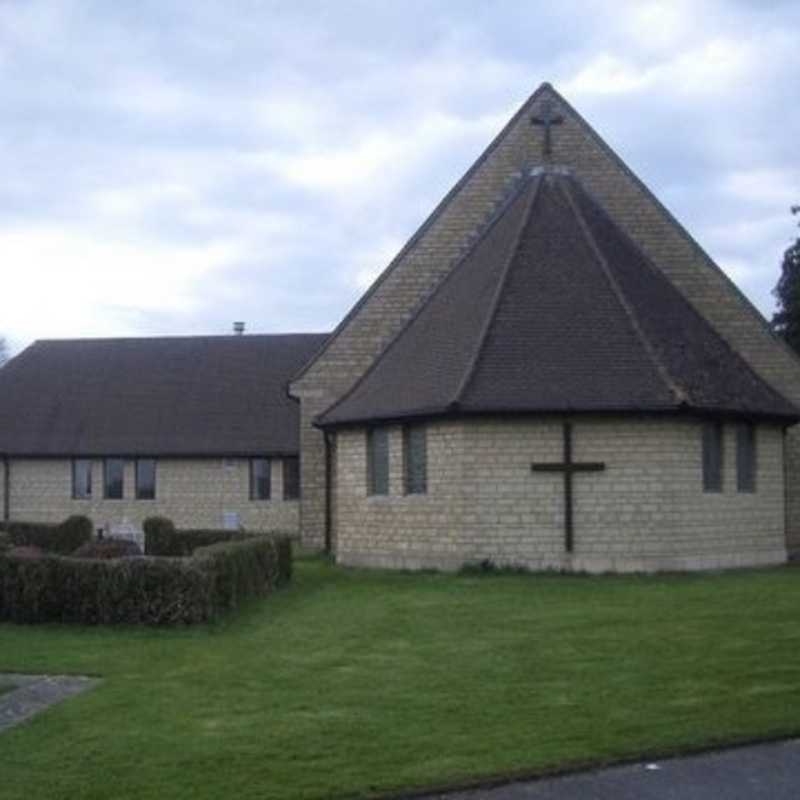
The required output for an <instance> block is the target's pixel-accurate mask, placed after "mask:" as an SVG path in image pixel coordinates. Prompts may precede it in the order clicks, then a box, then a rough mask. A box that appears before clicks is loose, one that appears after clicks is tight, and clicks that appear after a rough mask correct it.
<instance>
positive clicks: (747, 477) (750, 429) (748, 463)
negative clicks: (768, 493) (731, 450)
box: [736, 423, 757, 492]
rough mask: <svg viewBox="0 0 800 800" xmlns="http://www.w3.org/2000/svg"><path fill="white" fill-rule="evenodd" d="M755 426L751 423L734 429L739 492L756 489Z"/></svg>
mask: <svg viewBox="0 0 800 800" xmlns="http://www.w3.org/2000/svg"><path fill="white" fill-rule="evenodd" d="M756 463H757V460H756V427H755V425H752V424H751V423H744V424H742V425H739V427H738V428H737V429H736V488H737V490H738V491H740V492H754V491H755V490H756Z"/></svg>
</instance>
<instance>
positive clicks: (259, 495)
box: [250, 458, 272, 500]
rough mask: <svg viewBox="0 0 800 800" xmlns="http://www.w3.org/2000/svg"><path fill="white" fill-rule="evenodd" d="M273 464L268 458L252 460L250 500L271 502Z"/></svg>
mask: <svg viewBox="0 0 800 800" xmlns="http://www.w3.org/2000/svg"><path fill="white" fill-rule="evenodd" d="M271 468H272V462H271V461H270V459H268V458H251V459H250V499H251V500H269V498H270V494H271V492H272V481H271V480H270V471H271Z"/></svg>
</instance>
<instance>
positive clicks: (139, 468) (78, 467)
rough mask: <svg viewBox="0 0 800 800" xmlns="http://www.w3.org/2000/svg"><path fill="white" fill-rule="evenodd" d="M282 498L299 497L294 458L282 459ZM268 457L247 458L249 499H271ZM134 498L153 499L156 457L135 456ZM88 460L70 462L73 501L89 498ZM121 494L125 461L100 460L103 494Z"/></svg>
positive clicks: (114, 497) (117, 497)
mask: <svg viewBox="0 0 800 800" xmlns="http://www.w3.org/2000/svg"><path fill="white" fill-rule="evenodd" d="M282 464H283V499H284V500H296V499H297V498H298V497H299V496H300V464H299V460H298V459H297V458H296V457H292V458H283V459H282ZM271 473H272V459H269V458H252V459H250V499H251V500H270V499H271V498H272V478H271ZM134 480H135V484H136V486H135V495H134V496H135V497H136V499H137V500H155V499H156V460H155V459H154V458H137V459H136V463H135V469H134ZM92 489H93V487H92V461H91V459H88V458H76V459H74V460H73V462H72V496H73V498H75V499H76V500H89V499H91V497H92ZM124 496H125V460H124V459H122V458H106V459H104V460H103V497H104V498H105V499H106V500H122V498H123V497H124Z"/></svg>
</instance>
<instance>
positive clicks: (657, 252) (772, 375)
mask: <svg viewBox="0 0 800 800" xmlns="http://www.w3.org/2000/svg"><path fill="white" fill-rule="evenodd" d="M547 104H552V107H554V108H555V111H556V113H558V114H559V116H561V117H562V118H563V123H562V124H560V125H559V126H558V129H557V130H556V131H554V132H553V135H552V142H551V145H552V157H551V161H552V162H553V163H557V164H563V165H565V166H567V167H569V168H570V169H571V170H572V171H573V172H574V174H575V175H576V176H577V177H578V178H579V179H580V180H581V181H582V182H583V183H584V184H585V185H586V187H587V188H588V190H589V191H590V192H592V193H593V194H594V195H595V196H596V197H597V198H598V199H599V201H600V202H601V203H602V205H603V206H604V207H605V208H606V209H607V210H608V212H609V213H610V215H611V216H612V217H613V218H614V219H615V221H616V222H617V223H618V224H619V225H620V226H621V227H622V228H623V229H624V230H625V231H626V233H627V234H628V235H629V236H630V237H631V238H632V239H633V240H634V241H635V242H636V243H637V244H638V245H639V246H640V247H641V248H642V250H643V251H644V252H645V253H646V255H647V256H648V257H649V258H650V259H651V260H652V261H653V262H654V263H656V264H657V265H658V266H659V267H660V268H661V269H662V270H663V271H664V272H665V273H666V274H667V277H669V278H670V280H672V282H673V283H674V284H675V285H676V286H677V287H678V288H679V289H680V290H681V292H682V293H683V294H684V295H685V296H686V297H687V299H689V300H690V302H692V303H693V304H694V305H695V306H696V307H697V308H698V310H700V311H701V313H703V314H704V315H705V316H706V317H707V318H708V319H709V321H710V322H711V324H712V325H714V327H715V328H717V330H718V331H719V332H720V333H721V334H722V335H723V336H724V337H725V338H726V339H728V341H729V342H730V344H731V345H732V346H734V347H735V348H736V349H737V350H739V351H740V352H741V353H742V355H743V356H744V357H745V359H746V360H747V361H749V362H750V364H751V365H752V366H753V367H754V368H755V369H756V370H757V371H758V372H759V373H760V374H762V376H763V377H764V378H765V379H766V380H768V381H770V382H771V383H772V384H773V386H774V387H775V388H776V389H777V390H778V391H780V392H782V393H783V394H785V395H786V396H788V397H789V398H791V399H792V400H794V401H795V402H800V362H798V361H797V359H796V358H795V357H794V356H793V354H791V353H790V352H789V351H788V350H787V349H786V348H785V347H783V345H782V344H780V343H777V342H776V340H775V339H774V337H773V336H772V335H771V334H770V333H769V331H768V329H767V328H766V325H765V323H764V320H763V318H762V317H761V316H760V314H759V313H758V312H757V311H756V310H755V308H754V307H753V306H752V305H751V304H750V303H749V301H748V300H747V299H746V298H745V297H744V296H743V295H742V294H741V293H740V292H739V290H738V289H737V288H736V287H735V286H734V284H733V283H732V282H731V281H730V280H729V279H728V278H727V276H726V275H725V274H724V273H723V272H722V271H721V270H720V269H719V268H718V267H717V266H716V265H715V264H714V263H713V261H712V260H711V259H710V258H709V257H708V256H707V255H706V254H705V253H704V252H703V251H702V249H701V248H700V247H699V245H698V244H697V243H696V242H695V241H694V240H693V239H692V238H691V236H690V235H689V234H688V233H687V232H686V230H685V229H684V228H683V227H682V226H681V225H680V224H679V223H678V222H677V221H676V220H675V219H674V217H673V216H672V215H671V214H670V213H669V212H668V211H667V210H666V209H665V208H664V206H663V205H661V203H660V202H659V201H658V200H657V199H656V198H655V197H654V196H653V195H652V193H651V192H650V191H649V190H648V189H647V187H646V186H645V185H644V184H643V183H642V182H641V181H640V180H639V179H638V178H637V177H636V176H635V175H634V174H633V172H632V171H631V170H630V169H629V168H628V167H627V166H626V165H625V164H624V163H623V162H622V160H621V159H620V158H619V157H618V156H617V155H616V154H615V153H614V152H613V151H612V150H611V148H610V147H609V146H608V145H607V144H606V143H605V142H604V141H603V140H602V139H601V137H600V136H599V135H598V134H597V133H596V132H595V131H594V130H593V129H592V128H591V127H590V126H589V124H588V123H587V122H586V121H585V120H584V119H583V118H582V117H581V116H580V114H578V113H577V112H576V111H575V109H573V108H572V106H570V105H569V103H567V101H566V100H564V98H563V97H561V95H559V94H558V92H556V91H555V90H554V89H553V88H552V87H551V86H550V85H549V84H546V83H545V84H542V85H541V86H540V87H539V88H538V89H537V90H536V92H534V94H533V95H531V97H530V98H529V99H528V100H527V101H526V102H525V104H523V106H522V107H521V108H520V109H519V111H517V113H516V114H515V115H514V117H513V118H512V119H511V121H510V122H509V123H508V125H507V126H506V127H505V128H504V129H503V130H502V131H501V132H500V134H498V136H497V137H496V139H495V140H494V141H493V142H492V143H491V144H490V145H489V147H488V148H487V150H486V151H485V152H484V153H483V154H482V155H481V156H480V158H479V159H478V160H477V161H476V162H475V164H473V166H472V167H471V168H470V169H469V170H468V171H467V173H466V174H465V175H464V177H463V178H462V179H461V180H460V181H459V182H458V183H457V184H456V185H455V187H454V188H453V189H452V190H451V191H450V193H449V194H448V195H447V196H446V197H445V198H444V199H443V201H442V202H441V203H440V205H439V206H438V207H437V208H436V209H435V210H434V212H433V213H432V214H431V216H430V217H429V218H428V219H427V220H426V221H425V223H424V224H423V225H422V226H421V228H420V229H419V230H418V231H417V232H416V233H415V234H414V236H413V237H412V238H411V240H410V241H409V242H408V244H407V245H406V246H405V247H404V248H403V250H402V251H401V252H400V253H399V254H398V256H397V257H396V258H395V259H394V261H392V263H391V264H390V265H389V266H388V267H387V268H386V270H385V271H384V273H383V274H382V275H381V276H380V277H379V278H378V279H377V280H376V281H375V283H374V284H373V286H372V287H371V288H370V289H369V290H368V291H367V292H366V294H365V295H364V296H363V297H362V299H361V300H360V301H359V302H358V303H357V304H356V306H355V307H354V308H353V309H352V311H351V312H350V313H349V314H348V316H347V317H346V318H345V319H344V320H343V322H342V324H341V325H340V326H339V327H338V328H337V329H336V330H335V331H334V333H333V334H332V336H331V337H330V339H329V340H328V342H327V343H326V345H325V346H324V347H323V348H322V350H321V351H320V352H319V353H318V354H317V356H316V357H315V359H313V360H312V361H311V362H310V363H309V365H307V367H306V369H305V370H304V372H302V373H301V374H300V375H298V377H297V379H296V380H295V382H294V383H293V385H292V388H293V390H299V392H300V393H302V390H303V389H305V388H307V387H314V388H316V387H321V388H323V387H324V388H323V391H324V393H325V394H330V393H333V394H334V395H338V394H340V393H341V392H343V391H345V390H346V389H348V388H349V387H350V386H351V385H352V384H353V382H354V381H355V380H357V379H358V377H360V375H361V374H362V373H363V372H364V371H365V370H366V369H367V368H368V367H369V365H370V364H371V362H372V360H373V359H374V358H375V356H376V355H377V354H378V353H379V352H380V351H381V350H382V349H383V347H384V346H385V345H386V343H387V342H388V341H389V339H390V338H391V337H392V336H393V335H394V334H396V332H397V331H398V330H399V328H400V326H401V325H402V324H403V323H404V322H405V321H406V320H407V318H408V316H409V315H410V314H411V313H412V311H413V310H414V308H415V307H416V306H417V305H418V303H419V302H420V301H421V300H422V299H424V298H425V297H426V296H427V294H428V293H429V292H430V291H431V289H432V288H433V287H434V286H435V285H436V284H437V283H438V282H439V280H441V278H442V277H443V276H444V275H445V274H446V273H447V272H448V271H449V270H450V268H451V266H452V265H453V263H454V262H455V260H456V259H457V258H458V256H459V255H460V254H461V253H462V252H463V250H464V248H465V246H466V245H467V243H468V242H469V241H470V239H471V238H472V237H473V236H474V235H475V234H476V233H477V232H478V231H479V230H480V229H481V227H482V226H483V225H484V224H485V222H486V220H487V218H488V217H489V216H490V215H491V213H492V211H493V209H494V207H495V206H496V205H497V203H498V202H500V201H501V200H502V199H503V197H504V195H505V194H506V193H507V192H508V189H509V185H510V184H512V183H513V181H514V180H515V178H517V177H518V176H519V174H520V172H521V171H525V170H528V169H530V168H532V167H535V166H537V165H540V164H541V163H542V160H543V156H542V152H543V145H544V137H545V132H546V127H545V126H543V125H534V124H531V119H532V117H538V118H541V116H542V112H543V110H544V109H545V107H546V105H547Z"/></svg>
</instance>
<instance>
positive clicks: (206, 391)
mask: <svg viewBox="0 0 800 800" xmlns="http://www.w3.org/2000/svg"><path fill="white" fill-rule="evenodd" d="M324 339H325V336H324V335H319V334H288V335H274V336H251V335H248V336H207V337H206V336H201V337H169V338H142V339H79V340H60V341H56V340H53V341H39V342H36V343H34V344H33V345H31V346H30V347H29V348H27V349H26V350H24V351H23V352H22V353H20V355H18V356H17V357H16V358H14V359H12V360H11V361H10V362H9V363H8V364H7V365H6V366H5V367H3V368H2V369H0V454H9V455H34V456H47V455H59V456H68V455H97V456H102V455H131V456H132V455H174V456H189V455H197V456H211V455H227V456H235V455H259V454H270V453H272V454H278V453H296V452H297V451H298V450H299V441H298V440H299V427H300V419H299V413H298V407H297V403H296V402H294V401H293V400H291V399H290V398H289V397H288V396H287V393H286V383H287V382H288V380H289V378H290V377H291V375H292V374H293V372H295V371H296V370H297V369H299V368H300V366H302V364H303V362H304V361H305V360H306V359H308V358H310V357H311V355H312V354H313V353H314V351H315V350H316V349H317V348H318V347H319V346H320V344H321V343H322V342H323V341H324Z"/></svg>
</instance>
